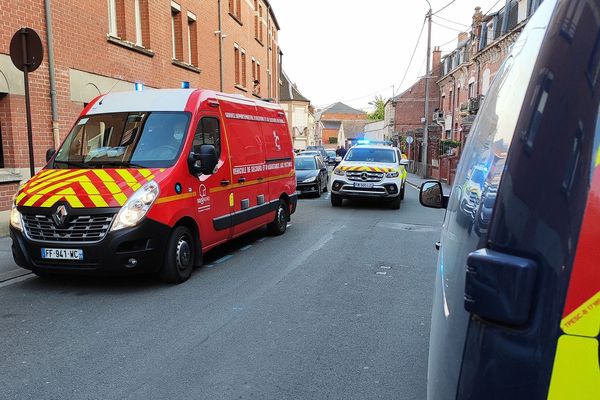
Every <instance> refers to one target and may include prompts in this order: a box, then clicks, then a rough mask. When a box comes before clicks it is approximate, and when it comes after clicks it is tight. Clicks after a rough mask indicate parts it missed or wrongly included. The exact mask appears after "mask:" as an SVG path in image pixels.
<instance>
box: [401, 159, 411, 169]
mask: <svg viewBox="0 0 600 400" xmlns="http://www.w3.org/2000/svg"><path fill="white" fill-rule="evenodd" d="M408 164H410V162H409V161H408V160H406V159H404V158H403V159H401V160H400V165H402V166H403V167H404V168H406V167H408Z"/></svg>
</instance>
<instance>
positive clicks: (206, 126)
mask: <svg viewBox="0 0 600 400" xmlns="http://www.w3.org/2000/svg"><path fill="white" fill-rule="evenodd" d="M203 144H212V145H213V146H215V150H216V151H217V158H219V157H220V156H221V128H220V125H219V119H218V118H215V117H204V118H202V119H201V120H200V122H198V127H197V128H196V133H195V135H194V144H193V146H194V147H193V149H194V152H196V151H199V147H200V146H201V145H203Z"/></svg>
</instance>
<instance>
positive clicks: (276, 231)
mask: <svg viewBox="0 0 600 400" xmlns="http://www.w3.org/2000/svg"><path fill="white" fill-rule="evenodd" d="M289 220H290V218H289V211H288V207H287V204H286V202H285V201H283V200H279V205H278V206H277V211H276V212H275V219H273V222H271V223H270V224H268V225H267V231H268V232H269V235H272V236H279V235H283V234H284V233H285V230H286V229H287V223H288V221H289Z"/></svg>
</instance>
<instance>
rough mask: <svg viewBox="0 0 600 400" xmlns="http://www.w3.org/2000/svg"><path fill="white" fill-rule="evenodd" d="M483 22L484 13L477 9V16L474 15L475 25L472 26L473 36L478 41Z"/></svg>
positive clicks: (479, 8)
mask: <svg viewBox="0 0 600 400" xmlns="http://www.w3.org/2000/svg"><path fill="white" fill-rule="evenodd" d="M482 21H483V13H482V12H481V7H475V14H473V24H472V25H471V28H472V31H473V36H474V37H475V38H476V39H477V41H478V39H479V37H480V36H481V23H482Z"/></svg>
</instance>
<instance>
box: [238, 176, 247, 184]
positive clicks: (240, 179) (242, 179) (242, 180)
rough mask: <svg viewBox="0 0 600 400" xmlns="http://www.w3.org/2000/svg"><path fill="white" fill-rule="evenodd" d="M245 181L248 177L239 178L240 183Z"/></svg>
mask: <svg viewBox="0 0 600 400" xmlns="http://www.w3.org/2000/svg"><path fill="white" fill-rule="evenodd" d="M244 182H246V178H244V177H241V178H239V179H238V183H244Z"/></svg>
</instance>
